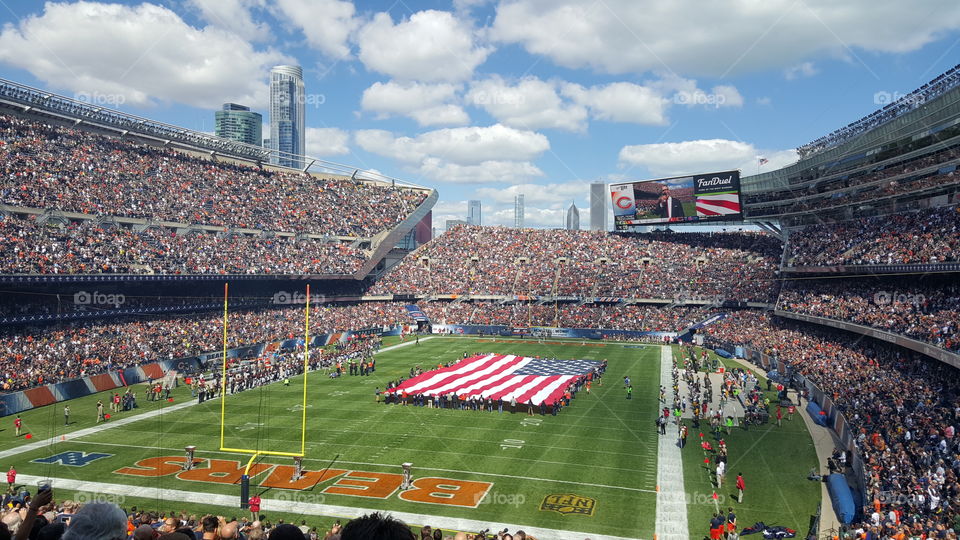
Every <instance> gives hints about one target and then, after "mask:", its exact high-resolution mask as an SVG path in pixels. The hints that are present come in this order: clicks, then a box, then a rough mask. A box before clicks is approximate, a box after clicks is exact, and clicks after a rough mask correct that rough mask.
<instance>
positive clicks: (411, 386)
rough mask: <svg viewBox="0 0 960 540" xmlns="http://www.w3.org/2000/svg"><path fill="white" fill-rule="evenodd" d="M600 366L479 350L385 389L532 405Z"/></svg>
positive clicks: (554, 397)
mask: <svg viewBox="0 0 960 540" xmlns="http://www.w3.org/2000/svg"><path fill="white" fill-rule="evenodd" d="M599 366H600V362H596V361H593V360H547V359H543V358H530V357H528V356H515V355H512V354H506V355H504V354H482V355H477V356H473V357H471V358H466V359H464V360H461V361H460V362H457V363H456V364H454V365H452V366H450V367H447V368H441V369H438V370H434V371H429V372H427V373H423V374H422V375H419V376H417V377H414V378H412V379H410V380H407V381H404V382H403V383H402V384H401V385H400V386H398V387H396V388H392V389H390V390H388V392H396V393H401V394H402V393H404V392H406V393H407V394H411V395H413V394H424V395H427V396H439V395H449V394H451V393H454V394H456V395H457V396H460V397H461V398H469V397H470V396H478V397H482V398H483V399H486V398H492V399H494V400H497V399H503V400H504V401H506V402H509V401H510V400H511V399H516V400H517V403H529V402H530V401H533V404H534V405H540V404H541V403H543V404H546V405H553V404H554V402H556V401H557V400H558V399H560V398H561V397H562V396H563V393H564V391H566V389H567V386H569V385H570V383H572V382H574V381H576V380H577V378H578V377H583V376H585V375H587V374H588V373H590V372H591V371H593V370H594V369H596V368H597V367H599Z"/></svg>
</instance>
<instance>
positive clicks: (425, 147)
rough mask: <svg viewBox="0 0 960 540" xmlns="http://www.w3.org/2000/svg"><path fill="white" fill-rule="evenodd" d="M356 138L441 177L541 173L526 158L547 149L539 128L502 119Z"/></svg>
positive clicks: (469, 179) (468, 179)
mask: <svg viewBox="0 0 960 540" xmlns="http://www.w3.org/2000/svg"><path fill="white" fill-rule="evenodd" d="M354 138H355V140H356V142H357V144H358V145H359V146H360V147H361V148H363V149H364V150H366V151H368V152H372V153H375V154H378V155H381V156H386V157H390V158H393V159H396V160H398V161H401V162H403V163H406V164H407V166H408V167H409V168H410V169H411V170H414V171H417V172H418V173H419V174H421V175H423V176H425V177H427V178H430V179H432V180H436V181H440V182H460V183H478V182H522V181H525V180H528V179H530V178H533V177H537V176H542V175H543V172H542V171H540V169H538V168H537V167H536V166H534V165H533V164H532V163H530V162H531V160H533V159H535V158H537V157H538V156H540V154H542V153H543V152H545V151H547V150H548V149H549V148H550V142H549V141H548V140H547V138H546V137H545V136H543V135H541V134H539V133H535V132H532V131H522V130H517V129H513V128H510V127H507V126H503V125H500V124H496V125H493V126H489V127H462V128H446V129H438V130H434V131H428V132H426V133H421V134H420V135H417V136H416V137H396V136H394V135H393V134H392V133H390V132H389V131H384V130H376V129H370V130H360V131H358V132H356V134H355V136H354Z"/></svg>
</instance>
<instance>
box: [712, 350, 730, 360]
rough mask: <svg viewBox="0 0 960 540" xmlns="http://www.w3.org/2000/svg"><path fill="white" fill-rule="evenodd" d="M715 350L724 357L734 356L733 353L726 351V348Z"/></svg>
mask: <svg viewBox="0 0 960 540" xmlns="http://www.w3.org/2000/svg"><path fill="white" fill-rule="evenodd" d="M713 352H715V353H717V356H720V357H723V358H733V355H732V354H730V353H728V352H727V351H725V350H723V349H714V350H713Z"/></svg>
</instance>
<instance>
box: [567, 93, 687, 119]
mask: <svg viewBox="0 0 960 540" xmlns="http://www.w3.org/2000/svg"><path fill="white" fill-rule="evenodd" d="M562 92H563V94H564V95H565V96H567V97H569V98H570V99H572V100H573V101H574V102H575V103H577V104H578V105H581V106H585V107H589V109H590V115H591V116H592V117H593V118H596V119H598V120H608V121H611V122H631V123H635V124H651V125H662V124H665V123H666V121H667V118H666V110H667V108H668V107H669V101H668V100H667V99H665V98H664V97H663V96H662V95H661V94H660V93H659V92H658V91H657V90H655V89H654V88H651V87H648V86H641V85H639V84H633V83H628V82H616V83H611V84H608V85H605V86H591V87H590V88H585V87H583V86H580V85H579V84H570V83H568V84H565V85H564V86H563V90H562Z"/></svg>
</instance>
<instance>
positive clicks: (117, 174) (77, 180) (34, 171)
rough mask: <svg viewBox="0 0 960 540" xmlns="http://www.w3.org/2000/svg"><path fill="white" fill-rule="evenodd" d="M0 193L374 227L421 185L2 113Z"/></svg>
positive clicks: (390, 218)
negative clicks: (237, 159)
mask: <svg viewBox="0 0 960 540" xmlns="http://www.w3.org/2000/svg"><path fill="white" fill-rule="evenodd" d="M0 195H2V199H0V202H2V203H4V204H7V205H10V206H15V207H27V208H38V209H55V210H62V211H65V212H78V213H82V214H88V215H91V216H99V215H106V216H118V217H131V218H141V219H147V220H153V221H173V222H179V223H199V224H205V225H217V226H224V227H229V228H243V229H264V230H268V231H286V232H297V233H300V232H308V233H315V234H325V235H337V236H357V237H371V236H374V235H375V234H377V233H379V232H381V231H384V230H386V229H390V228H392V227H394V226H396V225H397V224H398V223H400V221H402V220H403V219H405V218H406V217H407V216H408V215H409V214H410V213H411V212H412V211H413V210H414V209H415V208H416V207H417V206H419V205H420V203H422V202H423V201H424V200H425V199H426V197H427V195H428V193H427V192H426V191H425V190H414V189H407V188H397V187H388V186H385V185H381V184H374V183H371V182H360V181H355V180H352V179H343V178H322V177H315V176H311V175H304V174H299V173H292V172H273V171H267V170H263V169H259V168H256V167H249V166H243V165H234V164H230V163H226V162H223V161H212V160H208V159H204V158H198V157H193V156H188V155H186V154H182V153H179V152H176V151H173V150H169V149H161V148H158V147H155V146H149V145H145V144H141V143H137V142H133V141H131V140H124V139H117V138H110V137H107V136H104V135H100V134H94V133H90V132H87V131H83V130H81V129H77V128H73V127H64V126H55V125H50V124H47V123H44V122H40V121H34V120H26V119H21V118H17V117H13V116H10V115H7V114H0ZM305 202H306V204H305Z"/></svg>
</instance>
